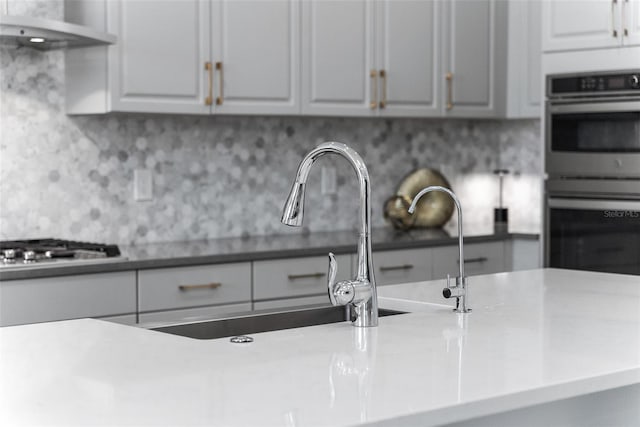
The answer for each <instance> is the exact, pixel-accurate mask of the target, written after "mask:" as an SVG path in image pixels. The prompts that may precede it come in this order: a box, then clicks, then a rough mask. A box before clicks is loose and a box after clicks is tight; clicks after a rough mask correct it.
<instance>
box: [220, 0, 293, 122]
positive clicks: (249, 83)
mask: <svg viewBox="0 0 640 427" xmlns="http://www.w3.org/2000/svg"><path fill="white" fill-rule="evenodd" d="M298 5H299V2H298V0H250V1H236V0H216V1H213V3H212V9H211V40H212V48H213V50H212V58H213V62H214V64H216V66H215V79H214V94H215V98H214V99H215V104H216V105H215V107H214V111H215V113H216V114H224V113H228V114H238V113H244V114H295V113H299V102H298V76H299V57H298V52H299V40H300V36H299V21H300V16H299V11H298Z"/></svg>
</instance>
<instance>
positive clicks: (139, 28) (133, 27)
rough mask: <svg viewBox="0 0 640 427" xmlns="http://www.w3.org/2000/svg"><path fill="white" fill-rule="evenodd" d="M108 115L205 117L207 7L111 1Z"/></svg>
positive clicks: (198, 2) (188, 0) (187, 0)
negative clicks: (112, 39)
mask: <svg viewBox="0 0 640 427" xmlns="http://www.w3.org/2000/svg"><path fill="white" fill-rule="evenodd" d="M108 6H109V30H110V31H111V32H113V33H115V34H116V35H117V36H118V42H117V44H115V45H114V46H112V47H111V48H110V52H109V78H110V86H111V106H110V110H111V111H130V112H148V113H186V114H209V113H210V107H209V106H207V105H205V96H206V94H207V91H208V84H209V83H208V77H207V73H206V71H205V69H204V63H205V61H208V58H209V52H210V45H209V39H210V38H209V7H210V6H209V2H208V1H206V0H163V1H157V2H156V1H147V0H113V1H110V2H109V3H108Z"/></svg>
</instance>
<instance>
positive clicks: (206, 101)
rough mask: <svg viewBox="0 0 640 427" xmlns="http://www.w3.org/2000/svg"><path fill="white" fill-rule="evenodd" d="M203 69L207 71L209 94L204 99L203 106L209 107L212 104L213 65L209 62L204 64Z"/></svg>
mask: <svg viewBox="0 0 640 427" xmlns="http://www.w3.org/2000/svg"><path fill="white" fill-rule="evenodd" d="M204 69H205V70H207V74H208V77H209V92H208V95H207V97H206V98H205V99H204V105H211V104H213V64H211V62H209V61H207V62H205V63H204Z"/></svg>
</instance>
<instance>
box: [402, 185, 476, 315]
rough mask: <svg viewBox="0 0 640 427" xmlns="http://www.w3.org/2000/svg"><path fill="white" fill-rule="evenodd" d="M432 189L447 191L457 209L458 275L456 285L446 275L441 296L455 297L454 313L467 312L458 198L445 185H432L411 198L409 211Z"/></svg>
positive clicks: (460, 209) (412, 210) (468, 309)
mask: <svg viewBox="0 0 640 427" xmlns="http://www.w3.org/2000/svg"><path fill="white" fill-rule="evenodd" d="M432 191H441V192H443V193H447V194H448V195H449V196H451V198H452V199H453V201H454V203H455V204H456V208H457V210H458V251H459V257H460V259H459V261H458V263H459V269H460V271H459V274H460V275H459V276H458V277H456V285H455V286H451V284H450V283H449V275H447V287H446V288H444V289H443V290H442V296H444V297H445V298H451V297H455V298H456V308H454V309H453V311H455V312H456V313H468V312H470V311H471V309H470V308H469V307H467V278H466V277H464V249H463V241H462V207H461V206H460V200H458V197H456V195H455V194H454V193H453V191H451V190H449V189H448V188H445V187H440V186H439V185H433V186H431V187H426V188H423V189H422V190H420V192H419V193H418V194H416V197H414V198H413V201H412V202H411V206H410V207H409V213H410V214H413V212H414V211H415V210H416V205H417V204H418V201H419V200H420V198H421V197H422V196H424V195H425V194H427V193H430V192H432Z"/></svg>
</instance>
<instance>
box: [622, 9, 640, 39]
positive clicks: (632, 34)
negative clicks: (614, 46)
mask: <svg viewBox="0 0 640 427" xmlns="http://www.w3.org/2000/svg"><path fill="white" fill-rule="evenodd" d="M621 1H622V8H623V13H622V18H623V21H622V22H623V24H622V25H623V30H622V31H623V38H622V41H623V43H624V45H625V46H640V0H621Z"/></svg>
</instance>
